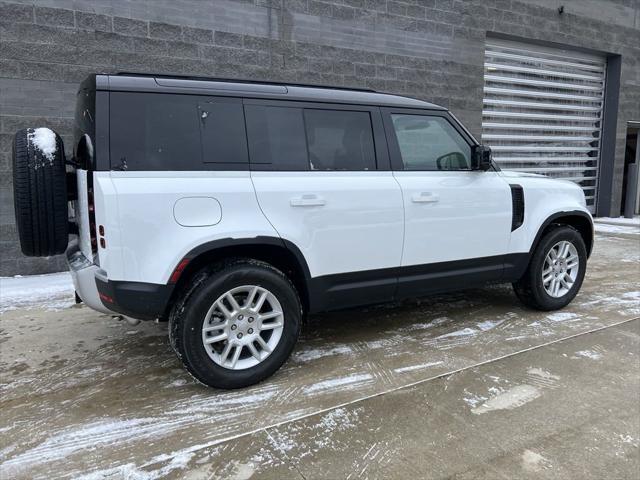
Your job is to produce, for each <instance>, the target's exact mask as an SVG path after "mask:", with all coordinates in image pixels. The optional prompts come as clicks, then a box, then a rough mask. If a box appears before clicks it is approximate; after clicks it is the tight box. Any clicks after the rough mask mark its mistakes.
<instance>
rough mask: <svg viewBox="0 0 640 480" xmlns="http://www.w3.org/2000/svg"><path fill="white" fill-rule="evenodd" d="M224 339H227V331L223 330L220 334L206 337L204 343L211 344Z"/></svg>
mask: <svg viewBox="0 0 640 480" xmlns="http://www.w3.org/2000/svg"><path fill="white" fill-rule="evenodd" d="M226 339H227V333H226V332H223V333H221V334H220V335H216V336H214V337H207V338H206V339H205V341H204V343H208V344H212V343H217V342H221V341H222V340H226Z"/></svg>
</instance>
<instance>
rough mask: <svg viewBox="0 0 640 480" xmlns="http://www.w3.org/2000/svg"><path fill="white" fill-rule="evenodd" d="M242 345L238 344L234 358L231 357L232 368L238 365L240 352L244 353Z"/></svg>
mask: <svg viewBox="0 0 640 480" xmlns="http://www.w3.org/2000/svg"><path fill="white" fill-rule="evenodd" d="M242 348H243V346H242V345H236V350H235V351H234V352H233V358H232V359H231V368H234V367H235V366H236V363H238V359H239V358H240V354H241V353H242Z"/></svg>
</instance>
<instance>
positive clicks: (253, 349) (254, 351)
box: [247, 343, 261, 360]
mask: <svg viewBox="0 0 640 480" xmlns="http://www.w3.org/2000/svg"><path fill="white" fill-rule="evenodd" d="M247 347H248V348H249V351H250V352H251V355H253V356H254V357H255V358H257V359H258V360H261V358H260V352H258V349H257V348H256V346H255V345H254V344H253V343H249V344H247Z"/></svg>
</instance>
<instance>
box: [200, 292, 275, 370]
mask: <svg viewBox="0 0 640 480" xmlns="http://www.w3.org/2000/svg"><path fill="white" fill-rule="evenodd" d="M283 329H284V314H283V312H282V305H280V302H279V301H278V299H277V298H276V296H275V295H274V294H273V293H271V292H270V291H269V290H267V289H266V288H263V287H259V286H257V285H243V286H241V287H236V288H233V289H231V290H229V291H228V292H226V293H224V294H222V295H220V297H218V299H217V300H216V301H215V302H213V305H211V308H209V311H208V312H207V315H206V316H205V319H204V323H203V324H202V343H203V344H204V348H205V350H206V351H207V354H208V355H209V357H210V358H211V360H213V361H214V362H215V363H217V364H218V365H220V366H221V367H224V368H228V369H230V370H244V369H246V368H251V367H254V366H256V365H258V364H259V363H260V362H262V361H264V359H265V358H267V357H268V356H269V355H270V354H271V352H273V350H274V349H275V348H276V346H277V345H278V342H280V338H281V337H282V331H283Z"/></svg>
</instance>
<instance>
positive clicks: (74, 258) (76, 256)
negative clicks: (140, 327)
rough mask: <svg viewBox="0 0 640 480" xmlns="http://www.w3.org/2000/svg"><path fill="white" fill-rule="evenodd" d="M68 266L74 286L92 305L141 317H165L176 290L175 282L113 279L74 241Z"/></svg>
mask: <svg viewBox="0 0 640 480" xmlns="http://www.w3.org/2000/svg"><path fill="white" fill-rule="evenodd" d="M67 265H68V266H69V271H70V272H71V278H72V279H73V285H74V287H75V289H76V292H77V293H78V295H79V296H80V298H81V299H82V301H83V302H84V303H85V305H87V306H88V307H89V308H92V309H93V310H97V311H98V312H102V313H108V314H114V313H116V314H121V315H126V316H127V317H131V318H137V319H140V320H154V319H156V318H158V317H161V316H162V315H163V314H164V313H165V310H166V308H167V305H168V303H169V298H170V297H171V294H172V293H173V288H174V286H173V285H161V284H155V283H142V282H123V281H113V280H109V279H108V278H107V276H106V274H105V272H104V271H103V270H101V269H100V267H98V266H97V265H95V264H94V263H92V262H91V261H90V260H89V259H88V258H87V257H86V256H85V255H84V254H83V253H82V251H80V248H79V247H78V243H77V242H76V241H73V242H71V243H70V244H69V247H68V248H67Z"/></svg>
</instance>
